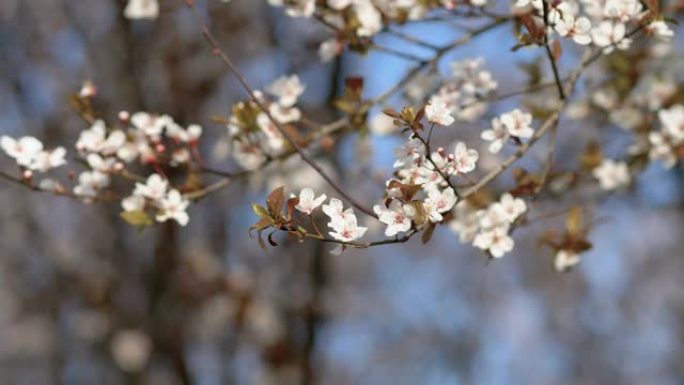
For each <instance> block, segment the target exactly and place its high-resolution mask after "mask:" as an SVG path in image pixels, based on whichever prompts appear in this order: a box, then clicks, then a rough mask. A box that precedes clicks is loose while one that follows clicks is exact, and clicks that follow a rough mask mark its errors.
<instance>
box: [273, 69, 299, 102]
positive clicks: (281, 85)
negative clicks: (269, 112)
mask: <svg viewBox="0 0 684 385" xmlns="http://www.w3.org/2000/svg"><path fill="white" fill-rule="evenodd" d="M305 89H306V86H305V85H304V84H303V83H302V82H301V80H299V76H297V75H292V76H283V77H281V78H279V79H277V80H276V81H275V82H273V83H272V84H271V85H270V86H269V87H268V88H267V90H268V92H270V93H271V94H273V95H275V96H277V97H278V104H280V105H281V106H283V107H292V106H294V105H295V104H296V103H297V100H298V99H299V97H300V96H301V95H302V94H303V93H304V90H305Z"/></svg>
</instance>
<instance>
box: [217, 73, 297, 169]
mask: <svg viewBox="0 0 684 385" xmlns="http://www.w3.org/2000/svg"><path fill="white" fill-rule="evenodd" d="M305 88H306V87H305V86H304V84H302V82H301V81H300V80H299V77H298V76H297V75H293V76H285V77H282V78H280V79H277V80H276V81H275V82H273V83H272V84H271V85H270V86H268V87H267V88H266V90H267V92H268V94H269V95H270V96H271V97H273V99H274V101H271V100H270V99H268V98H266V96H265V95H264V94H263V93H262V92H260V91H256V92H255V95H256V97H257V98H258V99H259V101H260V102H261V103H262V105H265V106H267V107H266V108H268V112H266V111H263V110H262V109H261V108H260V107H259V105H258V104H257V103H256V102H254V101H246V102H240V103H237V104H235V105H234V106H233V114H232V116H231V117H230V119H229V121H228V136H229V138H230V143H231V151H232V156H233V158H234V159H235V161H236V162H237V163H238V164H239V165H240V166H241V167H243V168H245V169H247V170H253V169H255V168H258V167H259V166H260V165H262V164H263V163H264V162H265V161H266V159H267V157H272V156H276V155H278V154H281V153H282V152H284V151H285V149H286V148H287V141H286V140H285V138H284V137H283V135H282V133H281V132H280V130H279V129H278V127H277V126H276V125H275V123H274V122H273V120H272V119H275V120H276V121H277V122H278V123H280V124H282V125H290V124H292V123H294V122H297V121H298V120H299V119H300V118H301V115H302V114H301V111H300V110H299V108H297V107H296V106H295V105H296V104H297V101H298V99H299V97H300V96H301V95H302V93H303V92H304V89H305Z"/></svg>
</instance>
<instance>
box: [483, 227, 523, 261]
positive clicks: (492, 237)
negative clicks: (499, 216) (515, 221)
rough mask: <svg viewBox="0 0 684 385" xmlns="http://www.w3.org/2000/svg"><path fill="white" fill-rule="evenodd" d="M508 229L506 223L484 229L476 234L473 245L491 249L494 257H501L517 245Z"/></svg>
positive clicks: (490, 251)
mask: <svg viewBox="0 0 684 385" xmlns="http://www.w3.org/2000/svg"><path fill="white" fill-rule="evenodd" d="M508 230H509V227H508V225H505V226H497V227H494V228H492V229H490V230H485V231H482V232H480V233H479V234H477V236H475V239H474V240H473V246H475V247H477V248H479V249H482V250H487V251H489V253H490V254H491V255H492V257H494V258H501V257H503V256H504V255H505V254H506V253H509V252H510V251H511V250H513V247H514V246H515V242H514V241H513V238H511V237H510V236H509V235H508Z"/></svg>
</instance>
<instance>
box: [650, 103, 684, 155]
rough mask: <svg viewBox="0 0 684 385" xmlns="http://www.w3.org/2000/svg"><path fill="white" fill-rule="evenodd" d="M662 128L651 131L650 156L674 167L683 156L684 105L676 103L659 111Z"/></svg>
mask: <svg viewBox="0 0 684 385" xmlns="http://www.w3.org/2000/svg"><path fill="white" fill-rule="evenodd" d="M658 118H659V120H660V124H661V127H660V130H658V131H654V132H651V133H649V135H648V140H649V142H650V145H651V149H650V151H649V157H650V158H651V159H652V160H660V161H662V162H663V164H665V166H666V167H668V168H672V167H674V166H675V164H677V160H678V159H679V158H680V157H682V156H683V154H682V152H683V151H682V150H683V149H684V106H683V105H681V104H678V105H675V106H673V107H671V108H669V109H666V110H661V111H659V112H658Z"/></svg>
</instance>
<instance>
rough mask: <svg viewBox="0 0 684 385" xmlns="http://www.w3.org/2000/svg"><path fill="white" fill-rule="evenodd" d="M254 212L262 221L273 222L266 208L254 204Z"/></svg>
mask: <svg viewBox="0 0 684 385" xmlns="http://www.w3.org/2000/svg"><path fill="white" fill-rule="evenodd" d="M252 211H254V214H256V215H257V216H258V217H259V218H261V219H267V220H272V218H271V214H269V213H268V210H266V208H265V207H264V206H260V205H258V204H256V203H253V204H252Z"/></svg>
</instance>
